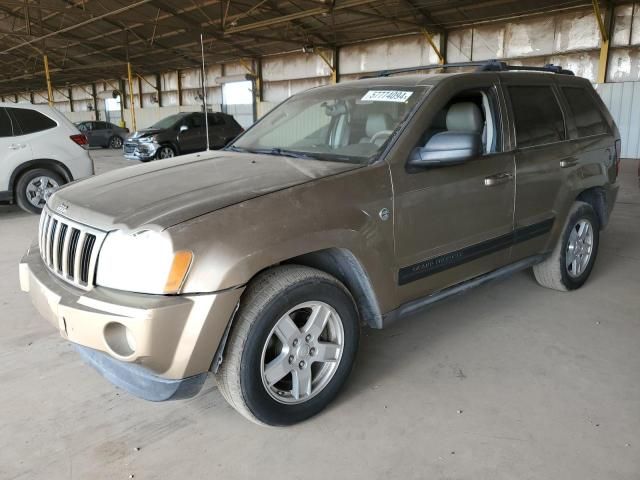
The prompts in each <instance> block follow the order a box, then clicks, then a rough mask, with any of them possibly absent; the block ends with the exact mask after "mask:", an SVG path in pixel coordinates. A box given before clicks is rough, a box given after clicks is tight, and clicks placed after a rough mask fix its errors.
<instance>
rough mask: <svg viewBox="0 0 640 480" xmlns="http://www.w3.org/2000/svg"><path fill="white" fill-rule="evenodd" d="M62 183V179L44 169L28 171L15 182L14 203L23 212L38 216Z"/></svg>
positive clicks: (63, 181)
mask: <svg viewBox="0 0 640 480" xmlns="http://www.w3.org/2000/svg"><path fill="white" fill-rule="evenodd" d="M64 183H65V180H64V178H62V177H61V176H60V175H59V174H57V173H55V172H53V171H51V170H47V169H46V168H36V169H33V170H29V171H27V172H25V173H23V174H22V175H21V176H20V178H18V181H17V182H16V189H15V195H16V202H17V203H18V206H19V207H20V208H22V209H23V210H24V211H26V212H29V213H36V214H40V212H42V208H43V207H44V205H45V203H46V201H47V200H48V198H49V197H50V196H51V194H52V193H53V192H54V191H55V190H56V189H57V188H59V187H61V186H62V185H64Z"/></svg>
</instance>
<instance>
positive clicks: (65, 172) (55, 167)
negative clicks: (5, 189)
mask: <svg viewBox="0 0 640 480" xmlns="http://www.w3.org/2000/svg"><path fill="white" fill-rule="evenodd" d="M36 168H46V169H47V170H51V171H52V172H55V173H57V174H58V175H60V176H61V177H62V178H64V181H65V183H69V182H73V175H72V174H71V171H70V170H69V169H68V168H67V166H66V165H65V164H64V163H62V162H59V161H58V160H52V159H50V158H38V159H35V160H29V161H28V162H25V163H21V164H20V165H18V166H17V167H16V169H15V170H14V171H13V173H11V177H10V179H9V188H10V190H9V191H10V192H11V196H12V197H13V196H14V192H15V190H16V184H17V183H18V179H19V178H20V177H21V176H22V175H24V174H25V173H26V172H28V171H29V170H34V169H36Z"/></svg>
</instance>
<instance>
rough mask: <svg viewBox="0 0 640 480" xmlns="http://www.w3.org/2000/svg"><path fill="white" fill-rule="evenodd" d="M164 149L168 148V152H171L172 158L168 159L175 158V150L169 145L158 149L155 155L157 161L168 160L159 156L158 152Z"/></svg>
mask: <svg viewBox="0 0 640 480" xmlns="http://www.w3.org/2000/svg"><path fill="white" fill-rule="evenodd" d="M165 148H168V149H169V150H171V151H172V152H173V157H169V158H174V157H175V156H176V150H175V148H173V147H172V146H171V145H161V146H160V148H159V149H158V153H156V159H157V160H168V158H162V157H161V156H160V152H161V151H162V150H163V149H165Z"/></svg>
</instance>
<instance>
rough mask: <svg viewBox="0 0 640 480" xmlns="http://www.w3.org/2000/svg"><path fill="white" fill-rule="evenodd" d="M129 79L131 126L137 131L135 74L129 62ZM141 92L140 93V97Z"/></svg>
mask: <svg viewBox="0 0 640 480" xmlns="http://www.w3.org/2000/svg"><path fill="white" fill-rule="evenodd" d="M127 78H128V80H129V109H130V110H131V126H132V127H133V131H134V132H135V131H136V106H135V102H134V101H133V74H132V73H131V62H127ZM139 94H140V92H138V95H139Z"/></svg>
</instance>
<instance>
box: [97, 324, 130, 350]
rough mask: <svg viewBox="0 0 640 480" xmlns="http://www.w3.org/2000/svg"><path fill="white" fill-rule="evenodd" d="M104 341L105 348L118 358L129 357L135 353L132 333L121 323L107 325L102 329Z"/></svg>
mask: <svg viewBox="0 0 640 480" xmlns="http://www.w3.org/2000/svg"><path fill="white" fill-rule="evenodd" d="M104 340H105V342H106V344H107V347H109V348H110V349H111V350H112V351H113V353H115V354H116V355H118V356H120V357H130V356H131V355H133V354H134V353H135V351H136V340H135V337H134V335H133V332H132V331H131V329H129V328H127V327H125V326H124V325H123V324H121V323H117V322H111V323H108V324H107V325H106V326H105V327H104Z"/></svg>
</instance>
